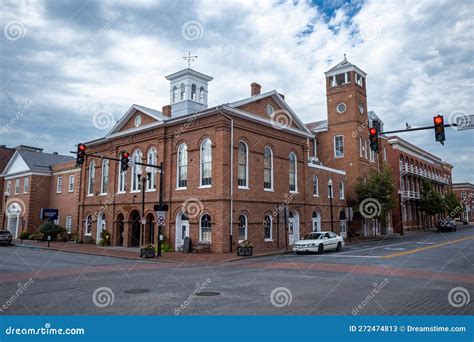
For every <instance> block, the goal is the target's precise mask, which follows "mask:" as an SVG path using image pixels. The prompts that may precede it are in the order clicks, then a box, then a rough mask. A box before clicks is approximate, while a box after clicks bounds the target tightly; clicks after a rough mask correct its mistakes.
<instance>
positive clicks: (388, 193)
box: [355, 165, 395, 224]
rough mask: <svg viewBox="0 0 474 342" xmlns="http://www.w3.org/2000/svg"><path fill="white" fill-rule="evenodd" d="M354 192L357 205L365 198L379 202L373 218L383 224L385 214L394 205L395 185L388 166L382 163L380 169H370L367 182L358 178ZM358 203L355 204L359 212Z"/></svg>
mask: <svg viewBox="0 0 474 342" xmlns="http://www.w3.org/2000/svg"><path fill="white" fill-rule="evenodd" d="M355 192H356V196H357V199H356V203H357V204H359V205H360V204H361V203H362V202H363V201H364V200H366V199H371V200H375V201H376V202H378V204H380V206H377V207H378V208H377V209H378V210H377V211H376V215H375V216H374V217H373V218H374V219H377V220H379V221H380V222H381V223H382V224H385V223H386V222H385V221H386V217H387V214H388V213H389V212H390V210H392V209H393V208H394V207H395V186H394V185H393V182H392V175H391V172H390V168H389V167H388V166H386V165H384V166H383V167H382V169H381V170H380V171H371V173H370V175H369V177H368V179H367V183H365V182H364V181H362V180H359V182H358V183H357V184H356V186H355ZM359 205H357V206H356V211H359V212H360V210H359Z"/></svg>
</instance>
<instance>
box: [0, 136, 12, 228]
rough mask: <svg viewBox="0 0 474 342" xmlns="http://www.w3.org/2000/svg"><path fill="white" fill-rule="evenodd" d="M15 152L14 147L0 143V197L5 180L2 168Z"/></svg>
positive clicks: (0, 216)
mask: <svg viewBox="0 0 474 342" xmlns="http://www.w3.org/2000/svg"><path fill="white" fill-rule="evenodd" d="M13 153H15V149H14V148H9V147H6V146H5V145H0V194H1V195H2V198H3V197H4V196H5V182H4V179H3V175H2V173H3V170H5V167H6V166H7V164H8V162H9V161H10V159H11V157H12V156H13ZM3 202H4V200H3V199H2V200H0V222H2V226H0V229H4V227H3V213H4V212H5V208H4V207H3Z"/></svg>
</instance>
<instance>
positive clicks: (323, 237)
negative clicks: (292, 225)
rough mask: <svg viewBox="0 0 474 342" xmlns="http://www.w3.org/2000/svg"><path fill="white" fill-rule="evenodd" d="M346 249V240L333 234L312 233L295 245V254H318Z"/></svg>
mask: <svg viewBox="0 0 474 342" xmlns="http://www.w3.org/2000/svg"><path fill="white" fill-rule="evenodd" d="M343 247H344V239H343V238H342V237H340V236H339V235H337V234H335V233H333V232H312V233H309V234H307V235H306V236H305V237H304V238H303V239H302V240H299V241H296V242H295V244H294V245H293V252H296V254H301V253H304V252H317V253H319V254H321V253H323V252H324V251H328V250H335V251H340V250H341V249H342V248H343Z"/></svg>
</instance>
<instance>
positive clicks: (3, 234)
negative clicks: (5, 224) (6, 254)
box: [0, 230, 13, 246]
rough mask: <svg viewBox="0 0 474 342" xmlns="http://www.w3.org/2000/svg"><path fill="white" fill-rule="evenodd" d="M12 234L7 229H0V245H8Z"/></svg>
mask: <svg viewBox="0 0 474 342" xmlns="http://www.w3.org/2000/svg"><path fill="white" fill-rule="evenodd" d="M12 239H13V236H12V234H11V233H10V232H9V231H8V230H0V245H7V246H8V245H10V244H11V243H12Z"/></svg>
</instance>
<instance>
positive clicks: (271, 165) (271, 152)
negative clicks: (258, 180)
mask: <svg viewBox="0 0 474 342" xmlns="http://www.w3.org/2000/svg"><path fill="white" fill-rule="evenodd" d="M266 148H268V149H269V150H270V182H271V183H272V186H271V188H265V186H264V187H263V190H264V191H270V192H274V190H273V189H274V187H273V150H272V148H271V147H270V146H265V147H264V149H263V154H264V158H263V162H264V163H265V149H266ZM264 170H265V168H264ZM263 181H264V182H265V175H264V176H263Z"/></svg>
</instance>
